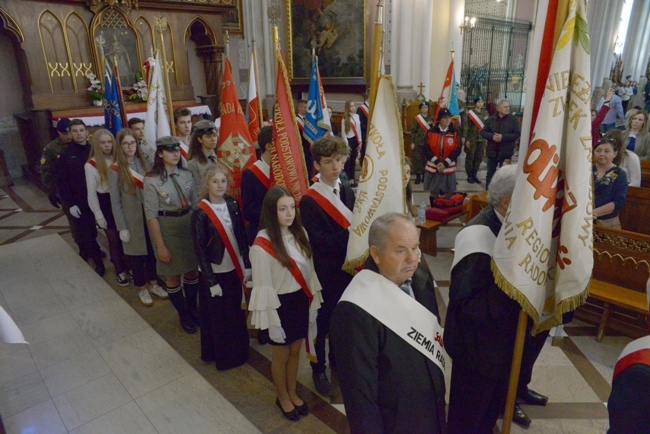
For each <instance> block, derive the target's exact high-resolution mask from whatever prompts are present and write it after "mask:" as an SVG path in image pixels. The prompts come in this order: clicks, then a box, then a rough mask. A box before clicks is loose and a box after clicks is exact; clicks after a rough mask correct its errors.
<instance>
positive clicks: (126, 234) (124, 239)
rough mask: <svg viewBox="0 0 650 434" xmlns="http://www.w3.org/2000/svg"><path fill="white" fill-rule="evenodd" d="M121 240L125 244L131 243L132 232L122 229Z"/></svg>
mask: <svg viewBox="0 0 650 434" xmlns="http://www.w3.org/2000/svg"><path fill="white" fill-rule="evenodd" d="M120 240H122V242H123V243H128V242H129V241H131V232H129V230H128V229H122V230H121V231H120Z"/></svg>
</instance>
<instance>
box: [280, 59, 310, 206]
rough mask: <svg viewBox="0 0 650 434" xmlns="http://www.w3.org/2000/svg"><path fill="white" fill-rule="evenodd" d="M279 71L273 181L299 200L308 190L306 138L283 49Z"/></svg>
mask: <svg viewBox="0 0 650 434" xmlns="http://www.w3.org/2000/svg"><path fill="white" fill-rule="evenodd" d="M276 58H277V64H278V74H277V77H278V79H277V84H276V88H275V98H276V99H275V105H274V107H273V126H274V128H273V148H272V149H271V182H272V184H274V185H281V186H283V187H286V188H287V190H289V191H290V192H291V193H292V194H293V196H294V197H295V198H296V201H297V202H299V201H300V198H302V196H303V195H304V194H305V193H307V190H308V189H309V181H308V180H307V166H306V165H305V157H304V155H303V151H302V141H301V140H300V135H299V133H298V125H296V120H295V117H294V113H295V110H294V108H293V100H292V98H291V87H290V86H289V79H288V76H287V67H286V66H285V64H284V57H283V56H282V52H281V51H279V50H278V51H277V53H276Z"/></svg>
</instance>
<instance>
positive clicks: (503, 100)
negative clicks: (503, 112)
mask: <svg viewBox="0 0 650 434" xmlns="http://www.w3.org/2000/svg"><path fill="white" fill-rule="evenodd" d="M504 102H510V101H508V98H501V99H500V100H499V101H497V107H501V106H502V105H503V103H504Z"/></svg>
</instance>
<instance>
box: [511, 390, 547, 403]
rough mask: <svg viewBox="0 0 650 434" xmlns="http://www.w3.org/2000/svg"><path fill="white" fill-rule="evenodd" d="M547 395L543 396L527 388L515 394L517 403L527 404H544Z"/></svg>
mask: <svg viewBox="0 0 650 434" xmlns="http://www.w3.org/2000/svg"><path fill="white" fill-rule="evenodd" d="M547 402H548V396H544V395H542V394H540V393H537V392H535V391H534V390H530V389H528V390H527V391H526V393H524V394H522V395H517V403H520V404H528V405H546V403H547Z"/></svg>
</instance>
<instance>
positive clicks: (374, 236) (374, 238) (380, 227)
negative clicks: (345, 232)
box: [368, 212, 416, 250]
mask: <svg viewBox="0 0 650 434" xmlns="http://www.w3.org/2000/svg"><path fill="white" fill-rule="evenodd" d="M398 220H403V221H406V222H409V223H411V224H412V225H413V227H416V226H415V223H414V222H413V219H411V217H409V216H407V215H406V214H402V213H399V212H389V213H386V214H384V215H382V216H379V217H377V218H376V219H375V221H374V222H372V224H371V225H370V230H369V231H368V246H369V247H371V246H375V247H377V248H378V249H379V250H381V249H382V248H383V247H384V246H385V245H386V243H387V242H388V234H389V233H390V227H391V226H392V225H393V223H395V222H396V221H398Z"/></svg>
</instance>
